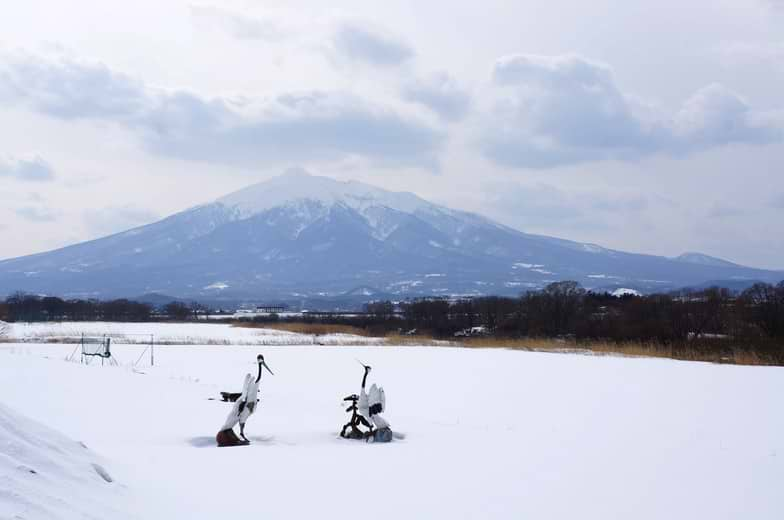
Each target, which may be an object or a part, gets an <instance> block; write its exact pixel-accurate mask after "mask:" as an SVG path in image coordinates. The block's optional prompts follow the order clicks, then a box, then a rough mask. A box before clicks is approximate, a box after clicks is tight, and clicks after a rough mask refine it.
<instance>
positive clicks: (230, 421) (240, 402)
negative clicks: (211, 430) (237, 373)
mask: <svg viewBox="0 0 784 520" xmlns="http://www.w3.org/2000/svg"><path fill="white" fill-rule="evenodd" d="M252 380H253V376H251V375H250V374H246V375H245V381H244V382H243V383H242V395H240V397H239V398H238V399H237V400H236V401H234V405H232V407H231V411H230V412H229V415H228V416H227V417H226V422H225V423H223V428H221V429H222V430H228V429H229V428H234V425H235V424H237V423H238V422H239V420H240V413H241V412H240V407H242V408H243V410H244V409H245V404H244V403H246V402H247V399H248V385H249V384H250V383H251V381H252Z"/></svg>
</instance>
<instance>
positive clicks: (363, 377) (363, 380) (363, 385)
mask: <svg viewBox="0 0 784 520" xmlns="http://www.w3.org/2000/svg"><path fill="white" fill-rule="evenodd" d="M368 372H370V368H369V367H365V375H364V376H362V388H365V381H367V375H368Z"/></svg>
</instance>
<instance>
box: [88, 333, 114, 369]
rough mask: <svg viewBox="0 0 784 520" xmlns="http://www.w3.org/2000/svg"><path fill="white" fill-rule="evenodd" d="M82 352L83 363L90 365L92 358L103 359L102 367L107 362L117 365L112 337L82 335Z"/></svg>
mask: <svg viewBox="0 0 784 520" xmlns="http://www.w3.org/2000/svg"><path fill="white" fill-rule="evenodd" d="M79 347H80V350H81V358H80V360H81V363H82V364H84V365H89V364H90V361H91V360H92V358H95V357H98V358H100V359H101V365H103V364H104V362H105V361H108V362H109V363H111V364H113V365H117V360H116V359H114V358H113V357H112V338H111V336H101V337H90V336H85V335H84V334H82V337H81V341H80V342H79Z"/></svg>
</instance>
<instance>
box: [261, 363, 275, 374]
mask: <svg viewBox="0 0 784 520" xmlns="http://www.w3.org/2000/svg"><path fill="white" fill-rule="evenodd" d="M261 364H262V365H263V366H264V368H266V369H267V372H269V373H270V374H272V375H273V376H274V375H275V372H273V371H272V370H270V367H268V366H267V363H265V362H264V361H262V362H261Z"/></svg>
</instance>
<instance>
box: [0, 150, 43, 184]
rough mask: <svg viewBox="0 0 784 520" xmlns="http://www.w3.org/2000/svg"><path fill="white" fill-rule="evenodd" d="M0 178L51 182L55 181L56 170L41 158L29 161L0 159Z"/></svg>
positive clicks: (33, 158) (37, 157) (36, 157)
mask: <svg viewBox="0 0 784 520" xmlns="http://www.w3.org/2000/svg"><path fill="white" fill-rule="evenodd" d="M0 177H11V178H13V179H18V180H22V181H32V182H42V181H51V180H53V179H54V170H52V167H51V166H50V165H49V163H47V162H46V161H45V160H44V159H42V158H41V157H39V156H35V157H32V158H27V159H25V158H21V159H14V158H5V159H3V158H2V157H0Z"/></svg>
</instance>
